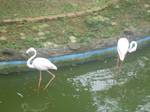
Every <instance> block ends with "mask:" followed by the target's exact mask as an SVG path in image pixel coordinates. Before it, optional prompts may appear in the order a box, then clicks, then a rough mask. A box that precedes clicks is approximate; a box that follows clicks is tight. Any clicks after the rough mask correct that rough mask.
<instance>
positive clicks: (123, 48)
mask: <svg viewBox="0 0 150 112" xmlns="http://www.w3.org/2000/svg"><path fill="white" fill-rule="evenodd" d="M136 49H137V42H135V41H132V42H131V43H129V41H128V39H127V38H120V39H119V40H118V43H117V51H118V55H119V59H120V60H121V61H122V62H123V61H124V59H125V56H126V54H127V52H129V53H132V52H134V51H136ZM118 64H119V60H118V61H117V65H118Z"/></svg>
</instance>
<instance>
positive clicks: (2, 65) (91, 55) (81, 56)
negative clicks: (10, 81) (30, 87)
mask: <svg viewBox="0 0 150 112" xmlns="http://www.w3.org/2000/svg"><path fill="white" fill-rule="evenodd" d="M137 42H138V50H140V49H142V48H143V47H146V46H148V45H149V43H150V36H147V37H143V38H142V39H139V40H137ZM116 52H117V50H116V46H112V47H109V48H103V49H96V50H91V51H86V52H82V53H72V54H67V55H60V56H56V57H49V58H48V59H49V60H50V61H52V62H53V63H55V64H56V65H57V66H66V65H71V64H75V63H84V62H88V61H94V60H102V59H104V58H106V57H112V56H115V55H116ZM29 70H30V69H28V68H27V67H26V61H25V60H20V61H15V60H14V61H1V62H0V74H8V73H11V72H21V71H29Z"/></svg>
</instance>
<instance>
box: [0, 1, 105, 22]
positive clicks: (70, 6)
mask: <svg viewBox="0 0 150 112" xmlns="http://www.w3.org/2000/svg"><path fill="white" fill-rule="evenodd" d="M106 1H107V0H100V1H99V2H96V0H0V19H6V18H22V17H36V16H47V15H56V14H61V13H66V12H72V11H80V10H86V9H90V8H93V7H98V6H101V5H104V3H105V2H106Z"/></svg>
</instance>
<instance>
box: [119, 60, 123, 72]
mask: <svg viewBox="0 0 150 112" xmlns="http://www.w3.org/2000/svg"><path fill="white" fill-rule="evenodd" d="M122 63H123V62H122V61H120V65H119V73H120V72H121V69H122Z"/></svg>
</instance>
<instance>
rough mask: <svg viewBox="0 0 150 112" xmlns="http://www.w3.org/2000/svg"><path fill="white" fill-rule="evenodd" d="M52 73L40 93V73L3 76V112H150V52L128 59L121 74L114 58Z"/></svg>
mask: <svg viewBox="0 0 150 112" xmlns="http://www.w3.org/2000/svg"><path fill="white" fill-rule="evenodd" d="M135 54H136V55H135ZM52 72H53V73H54V74H56V79H55V80H54V81H53V83H52V84H51V86H50V87H49V88H48V89H47V90H46V91H43V90H42V87H44V85H45V84H46V83H47V82H48V80H49V78H50V76H49V74H48V73H46V72H43V81H42V85H41V90H40V92H39V93H38V92H37V83H38V76H39V72H38V71H34V72H25V73H21V74H10V75H8V76H0V112H150V53H149V49H144V50H143V51H139V52H135V53H133V54H130V55H128V56H127V57H126V60H125V62H124V63H123V66H122V70H121V72H120V73H118V71H117V68H116V59H111V58H109V59H106V60H104V61H97V62H92V63H86V64H83V65H78V66H76V65H74V66H72V67H64V68H59V69H58V71H57V72H55V71H52Z"/></svg>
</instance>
